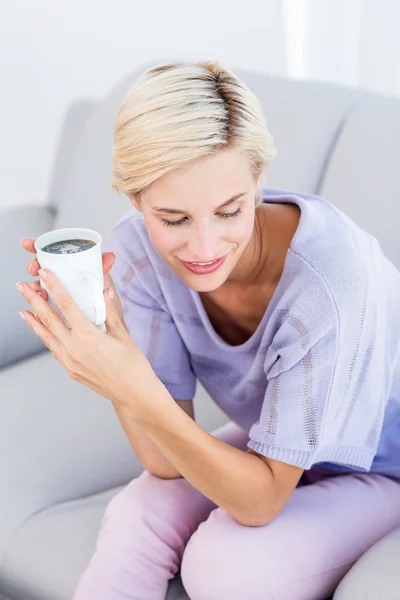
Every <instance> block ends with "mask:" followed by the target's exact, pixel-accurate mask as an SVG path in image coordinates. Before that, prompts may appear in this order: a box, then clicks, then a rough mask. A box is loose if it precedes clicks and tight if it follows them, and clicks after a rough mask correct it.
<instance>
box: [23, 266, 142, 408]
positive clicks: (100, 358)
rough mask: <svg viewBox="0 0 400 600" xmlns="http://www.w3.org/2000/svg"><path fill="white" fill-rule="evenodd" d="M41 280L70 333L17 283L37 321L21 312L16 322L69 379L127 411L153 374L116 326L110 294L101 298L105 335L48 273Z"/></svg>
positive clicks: (43, 272)
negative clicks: (32, 335)
mask: <svg viewBox="0 0 400 600" xmlns="http://www.w3.org/2000/svg"><path fill="white" fill-rule="evenodd" d="M45 275H46V277H45ZM40 276H41V278H42V279H45V281H46V287H47V288H48V290H49V292H50V294H51V295H52V296H53V298H54V300H55V303H56V305H57V307H58V309H59V310H60V312H61V313H62V314H63V315H64V317H65V319H66V321H67V322H68V324H69V326H70V329H69V328H68V327H67V325H66V324H65V323H64V322H63V320H62V319H61V318H60V316H59V315H58V314H57V313H56V312H55V311H54V310H53V309H52V308H51V306H50V305H49V303H48V302H46V300H43V298H41V297H40V295H39V294H38V293H37V292H36V291H35V290H33V289H32V287H31V286H30V285H28V284H27V283H25V282H19V283H18V284H16V287H17V289H19V288H18V285H22V292H21V293H22V294H23V296H24V298H25V299H26V300H27V302H28V303H29V304H30V306H31V307H32V309H33V311H34V313H35V314H36V315H37V316H38V318H39V319H40V321H39V320H37V319H36V318H35V316H34V315H33V314H32V313H31V312H29V311H27V310H23V311H21V312H20V315H21V317H22V318H24V320H25V321H26V323H27V324H28V325H29V327H30V328H31V329H32V330H33V331H34V332H35V333H36V335H38V336H39V337H40V339H41V340H42V342H43V343H44V344H45V346H47V348H49V350H50V351H51V352H52V354H53V356H54V357H55V358H56V359H57V360H58V362H59V363H61V364H62V366H63V367H64V368H65V370H66V371H67V373H68V375H69V376H70V377H71V378H72V379H74V380H75V381H78V382H80V383H83V384H84V385H86V386H88V387H90V388H92V389H93V390H94V391H95V392H98V393H99V394H101V395H102V396H104V397H105V398H108V399H109V400H111V401H112V402H113V403H115V404H117V405H120V406H129V405H130V404H131V403H132V402H133V401H134V395H135V394H134V392H135V390H136V391H137V392H139V390H140V388H142V384H143V383H145V382H144V378H146V377H148V378H149V379H151V380H152V379H153V377H154V372H153V370H152V368H151V366H150V363H149V362H148V360H147V358H146V356H145V355H144V354H143V352H142V351H141V350H140V348H139V347H138V346H137V345H136V344H135V343H134V341H133V340H132V338H131V337H130V335H129V333H128V331H127V329H126V327H125V325H124V323H123V322H122V321H121V318H120V316H119V314H118V310H117V307H116V303H115V300H113V299H112V298H111V297H110V295H109V290H110V288H108V289H107V290H106V291H105V292H104V300H105V303H106V310H107V317H106V327H107V335H105V334H104V333H101V332H100V331H99V330H98V329H97V327H96V326H95V325H93V324H92V323H91V322H90V321H89V320H88V319H87V318H86V317H85V315H84V314H83V313H82V311H81V310H80V309H79V307H78V306H77V304H76V303H75V302H74V301H73V299H72V297H71V296H70V294H69V293H68V292H67V291H66V289H65V288H64V287H63V286H62V285H61V283H60V281H59V280H58V279H57V277H56V276H55V275H54V274H53V273H52V272H51V271H49V270H48V269H46V270H41V271H40ZM19 291H21V290H19ZM114 294H115V292H114ZM139 382H140V384H141V385H138V383H139ZM139 393H140V392H139Z"/></svg>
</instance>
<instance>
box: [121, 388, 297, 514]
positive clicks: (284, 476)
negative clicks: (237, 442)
mask: <svg viewBox="0 0 400 600" xmlns="http://www.w3.org/2000/svg"><path fill="white" fill-rule="evenodd" d="M152 388H153V389H151V390H149V389H147V391H146V395H148V397H151V398H152V402H146V400H145V399H143V401H142V400H141V399H140V398H136V401H130V402H129V400H128V402H129V404H128V402H126V403H124V404H126V405H127V406H128V408H127V410H128V412H129V413H130V414H131V415H132V417H133V418H134V419H135V420H136V421H137V422H138V424H139V425H140V426H141V427H142V429H143V431H144V432H145V433H146V434H147V435H148V436H149V438H150V439H151V440H152V441H153V442H154V443H155V444H156V446H157V447H158V448H159V449H160V451H161V452H162V454H163V456H164V457H165V458H166V459H167V460H168V461H169V463H170V464H171V465H173V467H174V468H175V469H176V470H177V471H178V472H179V473H181V474H182V476H183V477H184V478H185V479H186V480H187V481H188V482H189V483H191V484H192V485H193V487H195V488H196V489H197V490H199V491H200V492H201V493H202V494H204V495H205V496H207V497H208V498H210V500H212V501H213V502H214V503H215V504H217V505H218V506H220V507H221V508H223V509H224V510H226V512H228V513H229V514H230V515H231V516H232V517H233V518H234V519H235V520H236V521H238V522H239V523H240V524H242V525H247V526H260V525H265V524H267V523H269V522H270V521H272V519H274V518H275V517H276V516H277V515H278V514H279V512H280V511H281V510H282V508H283V507H284V505H285V504H286V502H287V500H288V499H289V497H290V495H291V493H292V492H293V490H294V489H295V487H296V485H297V483H298V481H299V479H300V477H301V475H302V473H303V469H301V468H299V467H294V466H292V465H288V464H285V463H282V462H280V461H277V460H272V459H267V458H265V457H261V456H259V455H258V454H256V453H255V452H254V451H249V452H243V451H242V450H239V449H237V448H234V447H233V446H230V445H229V444H226V443H225V442H222V441H220V440H218V439H217V438H215V437H214V436H212V435H211V434H209V433H208V432H207V431H205V430H204V429H202V427H200V426H199V425H198V424H197V423H195V422H194V421H193V420H192V419H191V418H190V417H189V416H188V415H187V414H186V413H185V412H184V411H183V410H181V409H180V407H179V406H177V405H176V403H175V401H174V400H173V398H172V396H171V395H170V394H169V392H168V390H167V389H166V388H165V386H164V385H163V384H162V382H161V381H160V380H158V379H156V380H155V381H154V383H153V385H152Z"/></svg>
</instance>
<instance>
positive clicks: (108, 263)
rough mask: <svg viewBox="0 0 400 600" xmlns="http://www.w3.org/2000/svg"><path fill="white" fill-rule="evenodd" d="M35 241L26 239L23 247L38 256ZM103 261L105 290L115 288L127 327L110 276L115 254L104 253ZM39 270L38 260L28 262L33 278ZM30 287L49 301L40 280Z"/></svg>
mask: <svg viewBox="0 0 400 600" xmlns="http://www.w3.org/2000/svg"><path fill="white" fill-rule="evenodd" d="M35 240H36V238H24V239H23V240H21V245H22V247H23V248H24V249H25V250H27V251H28V252H31V253H32V254H36V249H35V246H34V244H35ZM102 260H103V273H104V289H106V288H109V287H112V288H113V290H114V303H115V305H116V307H117V310H118V314H119V316H120V319H121V321H122V322H123V324H124V325H125V327H126V323H125V319H124V315H123V312H122V306H121V300H120V298H119V296H118V294H117V291H116V289H115V286H114V283H113V280H112V279H111V276H110V274H109V271H110V269H111V267H112V266H113V264H114V261H115V254H114V253H113V252H104V254H103V255H102ZM39 269H40V265H39V263H38V260H37V258H34V259H33V260H30V261H29V262H28V265H27V271H28V273H29V275H32V277H38V275H39V274H38V271H39ZM28 285H30V286H31V288H32V289H34V290H35V291H36V292H37V293H38V294H40V296H41V297H42V298H43V300H46V301H47V300H48V296H47V292H46V291H45V290H42V288H41V287H40V280H39V279H37V280H36V281H32V282H31V283H28ZM35 317H36V315H35ZM36 318H37V319H38V318H39V317H36Z"/></svg>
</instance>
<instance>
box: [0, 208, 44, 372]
mask: <svg viewBox="0 0 400 600" xmlns="http://www.w3.org/2000/svg"><path fill="white" fill-rule="evenodd" d="M52 225H53V213H52V211H51V210H50V209H49V208H48V207H46V206H20V207H18V208H14V209H7V210H4V211H0V256H1V285H2V290H1V301H0V307H1V311H0V332H1V334H0V369H1V368H2V367H6V366H7V365H10V364H12V363H14V362H16V361H18V360H22V359H23V358H26V357H28V356H32V355H33V354H36V353H38V352H42V351H43V350H46V347H45V346H44V344H43V343H42V341H41V340H40V339H39V338H38V336H37V335H35V334H34V333H33V332H32V331H31V329H30V328H29V327H28V325H26V324H25V323H24V322H23V321H22V319H21V318H20V316H19V315H18V312H19V311H20V310H22V309H29V308H30V307H29V304H28V303H27V302H26V300H24V298H23V297H22V296H21V294H20V293H19V292H18V291H17V290H16V289H15V284H16V283H17V281H21V280H22V281H26V282H28V283H30V282H32V281H33V278H32V277H31V276H30V275H29V274H28V272H27V270H26V265H27V264H28V261H29V260H30V259H32V258H34V255H33V254H29V253H28V252H27V251H26V250H24V249H23V248H22V246H21V244H20V241H21V239H22V238H24V237H37V236H39V235H41V234H42V233H45V231H47V230H48V229H51V227H52Z"/></svg>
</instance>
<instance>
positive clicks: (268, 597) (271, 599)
mask: <svg viewBox="0 0 400 600" xmlns="http://www.w3.org/2000/svg"><path fill="white" fill-rule="evenodd" d="M356 562H357V561H355V560H353V561H352V562H350V563H345V564H344V565H339V566H337V567H333V568H332V569H326V571H320V572H319V573H314V574H313V575H309V576H308V577H304V578H301V579H293V580H292V581H288V582H286V584H285V585H291V584H292V583H300V584H301V583H302V582H304V581H307V580H310V579H312V578H313V577H318V576H319V575H323V574H324V573H330V572H332V571H336V570H337V569H342V568H343V567H349V568H351V567H352V566H353V565H354V564H355V563H356ZM282 588H283V586H280V587H279V588H275V589H274V590H271V591H269V592H265V594H262V595H261V596H257V597H256V598H254V600H276V597H275V592H277V591H279V590H280V589H282Z"/></svg>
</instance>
